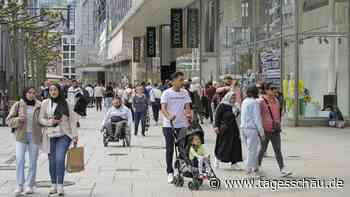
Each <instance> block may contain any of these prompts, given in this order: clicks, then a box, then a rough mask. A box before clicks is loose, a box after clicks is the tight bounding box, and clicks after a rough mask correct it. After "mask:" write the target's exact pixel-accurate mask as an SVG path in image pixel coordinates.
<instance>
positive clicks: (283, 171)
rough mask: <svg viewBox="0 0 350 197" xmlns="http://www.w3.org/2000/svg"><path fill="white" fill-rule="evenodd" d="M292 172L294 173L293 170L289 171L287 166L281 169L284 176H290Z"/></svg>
mask: <svg viewBox="0 0 350 197" xmlns="http://www.w3.org/2000/svg"><path fill="white" fill-rule="evenodd" d="M291 174H292V172H290V171H288V170H287V169H286V168H285V167H284V168H282V170H281V176H282V177H286V176H289V175H291Z"/></svg>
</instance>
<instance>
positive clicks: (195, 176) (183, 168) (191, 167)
mask: <svg viewBox="0 0 350 197" xmlns="http://www.w3.org/2000/svg"><path fill="white" fill-rule="evenodd" d="M172 130H173V134H174V138H175V157H176V159H175V171H176V176H175V177H174V182H173V183H174V185H175V186H176V187H182V186H183V184H184V177H186V178H190V179H192V180H191V181H189V182H188V188H189V189H190V190H198V189H199V188H200V186H201V185H202V184H203V181H204V180H206V179H207V180H210V179H213V178H215V179H217V176H216V174H215V172H214V170H213V168H212V167H211V164H210V162H209V166H206V168H203V169H204V171H206V174H207V176H206V177H201V176H199V175H200V173H199V169H198V163H197V162H194V161H191V160H190V159H189V146H188V145H189V144H190V142H189V138H190V136H191V135H194V134H197V135H199V137H200V138H201V139H202V141H203V137H204V133H203V130H202V129H201V128H193V127H192V128H189V129H182V130H180V131H179V132H176V131H175V129H174V127H172Z"/></svg>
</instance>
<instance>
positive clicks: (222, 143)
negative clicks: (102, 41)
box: [6, 72, 291, 196]
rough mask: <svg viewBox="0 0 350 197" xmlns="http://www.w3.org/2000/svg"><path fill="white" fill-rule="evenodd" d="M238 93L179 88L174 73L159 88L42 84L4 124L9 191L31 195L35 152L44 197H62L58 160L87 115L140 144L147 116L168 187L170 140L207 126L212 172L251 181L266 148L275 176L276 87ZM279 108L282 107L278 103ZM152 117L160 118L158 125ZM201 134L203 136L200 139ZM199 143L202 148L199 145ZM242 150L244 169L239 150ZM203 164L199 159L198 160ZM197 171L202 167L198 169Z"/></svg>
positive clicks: (230, 83) (227, 86) (229, 83)
mask: <svg viewBox="0 0 350 197" xmlns="http://www.w3.org/2000/svg"><path fill="white" fill-rule="evenodd" d="M242 90H243V88H242V87H240V86H239V83H238V82H237V81H235V80H233V78H232V77H230V76H226V77H225V78H224V81H223V84H222V85H220V84H218V83H213V82H207V83H206V84H205V85H204V86H202V85H201V83H200V81H199V80H198V79H196V78H194V79H192V80H191V79H189V80H185V78H184V74H183V73H182V72H175V73H174V74H173V75H172V76H171V79H170V80H166V81H163V82H162V83H155V84H153V85H151V83H144V82H143V83H140V84H138V85H136V86H132V85H131V84H126V85H125V86H121V85H116V84H115V83H107V84H106V85H105V86H104V85H103V84H102V83H100V82H98V83H97V84H96V85H91V84H87V85H86V86H83V85H82V84H81V83H79V82H78V81H76V80H72V81H70V80H62V81H60V82H59V83H53V82H50V81H45V82H43V84H42V86H41V87H40V90H37V89H36V88H34V87H28V88H25V89H24V91H23V95H22V97H21V99H20V101H18V102H16V103H15V104H14V105H13V106H12V108H11V110H10V113H9V115H8V117H7V119H6V121H7V124H8V125H9V126H10V127H11V128H13V131H14V134H15V136H16V160H17V175H16V180H17V189H16V191H15V194H16V196H18V195H20V194H22V193H23V192H25V193H26V194H32V193H33V192H34V190H33V187H34V186H35V177H36V169H37V159H38V153H39V147H42V150H43V152H44V153H46V154H47V155H48V161H49V169H48V170H49V174H50V177H51V183H52V189H51V190H50V194H56V193H57V194H58V195H60V196H63V195H64V188H63V182H64V173H65V158H66V157H65V156H66V153H67V150H68V149H69V147H70V146H71V145H73V146H74V145H76V144H77V143H78V132H77V129H76V128H77V127H80V123H79V118H80V117H85V116H87V108H88V107H90V108H94V107H95V108H96V111H98V112H99V111H104V113H105V118H104V121H103V125H105V126H106V127H108V125H110V120H109V118H110V117H111V116H113V115H116V114H118V115H120V116H122V117H125V119H126V120H128V125H129V127H130V128H131V127H132V124H133V129H134V135H138V133H139V132H138V131H139V126H140V125H141V134H142V136H147V133H146V132H147V129H148V127H149V121H148V119H149V118H150V117H149V114H150V113H149V109H151V111H152V115H153V119H154V122H155V126H159V121H160V119H162V131H163V135H164V140H165V148H166V151H165V152H166V154H165V163H166V166H167V167H166V172H167V174H168V182H169V183H172V182H173V180H174V168H173V155H174V143H175V139H174V135H173V133H172V132H173V128H174V129H175V132H176V133H178V132H180V131H181V130H183V129H187V128H191V127H193V125H194V124H195V123H197V124H203V123H204V122H208V123H209V124H211V125H212V126H213V131H214V132H215V133H216V144H215V150H213V152H214V155H215V162H214V165H215V167H217V168H219V167H220V163H230V164H231V167H232V169H233V170H242V169H246V171H247V174H248V175H249V176H252V177H257V176H260V175H261V169H262V168H261V165H262V161H263V158H264V155H265V152H266V149H267V147H268V144H269V142H270V141H271V143H272V147H273V150H274V152H275V155H276V160H277V162H278V166H279V169H280V172H281V174H282V175H283V176H288V175H290V174H291V173H290V172H289V171H288V170H287V168H286V166H285V164H284V161H283V156H282V152H281V135H280V132H281V126H280V125H281V103H280V101H281V99H278V98H277V97H276V96H277V87H275V86H274V85H273V84H271V83H261V84H260V83H259V84H257V85H255V84H254V85H251V86H249V87H246V88H244V91H242ZM282 100H283V99H282ZM160 112H161V113H162V118H160ZM207 132H208V131H207ZM200 140H202V142H200ZM191 143H193V147H197V148H196V149H193V150H192V154H191V157H196V156H197V157H202V156H200V155H203V153H202V152H203V150H204V149H203V147H202V143H203V139H202V138H198V136H197V137H193V139H192V140H191ZM244 147H245V148H246V149H247V155H246V162H245V166H243V165H242V162H243V154H242V149H243V148H244ZM27 151H28V152H29V155H30V157H29V159H30V160H29V171H28V173H29V174H28V176H27V180H25V175H24V166H25V162H26V161H25V156H24V155H25V153H26V152H27ZM200 161H201V162H200V163H203V158H200ZM204 163H205V162H204Z"/></svg>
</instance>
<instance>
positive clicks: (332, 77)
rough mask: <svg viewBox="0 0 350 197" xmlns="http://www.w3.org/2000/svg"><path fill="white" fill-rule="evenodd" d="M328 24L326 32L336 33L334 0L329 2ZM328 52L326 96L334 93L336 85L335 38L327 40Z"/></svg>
mask: <svg viewBox="0 0 350 197" xmlns="http://www.w3.org/2000/svg"><path fill="white" fill-rule="evenodd" d="M329 13H330V17H329V24H328V31H329V32H335V31H336V23H335V0H329ZM329 44H330V51H329V66H328V94H334V93H335V84H336V82H335V81H336V60H335V50H336V38H335V37H330V38H329Z"/></svg>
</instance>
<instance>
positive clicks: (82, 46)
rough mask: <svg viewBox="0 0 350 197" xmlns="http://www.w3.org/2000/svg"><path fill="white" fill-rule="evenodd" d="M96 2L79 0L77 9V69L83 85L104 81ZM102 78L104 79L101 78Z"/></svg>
mask: <svg viewBox="0 0 350 197" xmlns="http://www.w3.org/2000/svg"><path fill="white" fill-rule="evenodd" d="M94 7H95V1H94V0H79V1H77V7H76V31H75V38H76V41H77V43H76V49H77V51H76V62H75V64H76V67H77V73H78V76H79V80H80V81H81V82H83V84H96V83H97V82H98V81H102V82H103V81H104V75H105V73H104V70H103V67H101V64H100V62H99V60H98V59H99V57H98V55H97V52H98V51H97V45H96V44H95V42H94V40H95V37H96V35H95V31H94V22H95V19H94ZM101 76H102V77H101Z"/></svg>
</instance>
